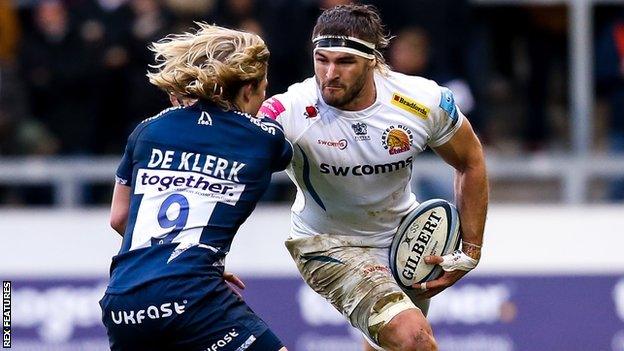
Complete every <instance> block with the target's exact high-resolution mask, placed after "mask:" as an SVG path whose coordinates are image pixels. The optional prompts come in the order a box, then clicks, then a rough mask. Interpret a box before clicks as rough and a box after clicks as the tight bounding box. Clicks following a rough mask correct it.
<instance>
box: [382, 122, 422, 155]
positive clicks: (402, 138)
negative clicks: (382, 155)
mask: <svg viewBox="0 0 624 351" xmlns="http://www.w3.org/2000/svg"><path fill="white" fill-rule="evenodd" d="M413 140H414V135H413V133H412V131H411V130H410V129H409V128H407V127H406V126H404V125H401V124H399V125H398V126H396V127H395V126H390V127H388V128H386V130H384V132H383V134H382V135H381V144H382V145H383V147H384V149H386V150H388V153H390V155H396V154H400V153H401V152H405V151H409V149H410V148H411V145H412V142H413Z"/></svg>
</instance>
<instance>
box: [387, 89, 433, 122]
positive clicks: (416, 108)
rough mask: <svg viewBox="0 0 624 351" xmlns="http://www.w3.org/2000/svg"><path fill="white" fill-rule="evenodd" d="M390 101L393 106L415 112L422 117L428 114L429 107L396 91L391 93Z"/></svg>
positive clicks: (424, 117)
mask: <svg viewBox="0 0 624 351" xmlns="http://www.w3.org/2000/svg"><path fill="white" fill-rule="evenodd" d="M391 103H392V104H393V105H394V106H396V107H399V108H401V109H403V110H405V111H407V112H410V113H412V114H415V115H416V116H418V117H420V118H422V119H427V115H428V114H429V109H428V108H427V107H426V106H425V105H422V104H420V103H418V102H416V101H414V100H412V99H410V98H407V97H405V96H401V95H399V94H397V93H394V94H392V100H391Z"/></svg>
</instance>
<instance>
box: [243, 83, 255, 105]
mask: <svg viewBox="0 0 624 351" xmlns="http://www.w3.org/2000/svg"><path fill="white" fill-rule="evenodd" d="M253 91H254V88H253V84H251V83H247V84H245V85H243V101H244V102H248V101H249V100H251V96H252V95H253Z"/></svg>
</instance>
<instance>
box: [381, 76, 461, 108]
mask: <svg viewBox="0 0 624 351" xmlns="http://www.w3.org/2000/svg"><path fill="white" fill-rule="evenodd" d="M382 77H383V78H382V81H383V82H384V86H385V88H386V89H387V93H388V94H389V95H390V99H391V100H390V101H391V103H392V104H394V105H397V104H398V105H401V104H402V105H405V106H407V107H409V106H410V105H411V106H412V107H418V105H421V106H424V107H426V108H427V109H436V108H439V105H440V102H441V101H442V99H443V96H444V95H445V92H447V91H448V92H450V90H448V89H447V88H445V87H442V86H440V85H439V84H438V83H436V82H435V81H433V80H431V79H427V78H423V77H419V76H410V75H407V74H402V73H398V72H389V73H388V74H387V75H384V76H382Z"/></svg>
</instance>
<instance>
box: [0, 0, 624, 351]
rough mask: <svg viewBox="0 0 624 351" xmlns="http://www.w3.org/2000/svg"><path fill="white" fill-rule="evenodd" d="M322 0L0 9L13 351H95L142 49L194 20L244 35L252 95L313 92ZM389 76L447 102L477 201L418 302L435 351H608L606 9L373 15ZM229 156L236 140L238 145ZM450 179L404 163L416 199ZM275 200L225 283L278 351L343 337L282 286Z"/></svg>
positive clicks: (617, 288) (615, 173)
mask: <svg viewBox="0 0 624 351" xmlns="http://www.w3.org/2000/svg"><path fill="white" fill-rule="evenodd" d="M341 2H343V1H330V0H322V1H321V0H266V1H261V0H255V1H254V0H220V1H217V0H184V1H182V0H162V1H159V0H97V1H96V0H67V1H35V0H20V1H10V0H0V204H1V206H2V207H1V208H0V278H2V279H3V280H11V281H12V282H13V300H12V303H13V305H12V307H13V310H12V312H13V315H12V317H13V318H12V332H13V349H16V350H105V349H106V345H107V344H106V339H105V334H104V330H103V328H102V327H101V325H100V322H99V320H100V311H99V307H98V306H97V300H98V299H99V297H100V296H101V294H102V291H103V287H104V284H105V283H106V278H107V269H108V264H109V262H110V257H111V256H112V255H113V254H114V253H115V252H116V251H117V249H118V245H119V238H118V236H116V234H114V232H113V231H112V229H110V228H109V227H108V220H107V209H106V206H107V203H108V201H109V198H110V192H111V185H112V175H113V172H114V169H115V167H116V163H117V162H118V160H119V157H120V155H121V152H122V149H123V145H124V142H125V138H126V137H127V135H128V133H129V131H130V130H131V129H132V128H133V127H134V126H135V125H136V124H137V123H138V122H139V121H141V120H142V119H144V118H146V117H149V116H151V115H153V114H154V113H156V112H158V111H159V110H160V109H162V108H164V107H165V106H166V105H167V100H166V97H165V96H164V95H163V94H162V93H160V92H158V91H157V90H155V89H154V88H152V87H151V86H149V85H148V83H147V81H146V79H145V77H144V74H145V69H146V65H147V64H148V63H149V61H150V55H149V52H148V51H147V50H146V45H147V44H148V43H149V42H151V41H153V40H155V39H158V38H160V37H162V36H163V35H164V34H167V33H170V32H179V31H184V30H186V29H188V28H189V27H190V25H191V24H192V21H194V20H205V21H208V22H215V23H217V24H221V25H226V26H231V27H236V28H243V29H246V30H250V31H254V32H257V33H260V34H262V35H263V37H265V39H266V41H267V43H268V44H269V47H270V49H271V51H272V57H271V66H270V76H269V81H270V84H269V94H270V93H276V92H280V91H282V90H284V89H285V88H286V87H287V86H288V84H289V83H291V82H294V81H297V80H300V79H302V78H304V77H306V76H308V75H310V74H311V61H310V55H309V33H310V30H311V28H312V25H313V22H314V19H315V16H316V15H317V14H318V13H319V8H322V7H328V6H332V5H334V4H337V3H341ZM367 3H373V4H375V5H377V6H378V7H379V8H380V10H381V12H382V16H383V18H384V21H385V22H386V23H387V26H388V29H389V30H390V32H391V33H392V34H393V35H396V36H397V37H396V38H395V39H394V40H393V44H392V46H391V47H390V48H389V49H388V50H387V51H386V53H385V54H386V57H387V58H388V61H389V62H390V64H391V65H392V66H393V67H395V69H397V70H400V71H402V72H405V73H410V74H418V75H422V76H425V77H428V78H432V79H435V80H437V81H438V82H440V83H441V84H444V85H447V86H449V87H450V88H451V89H452V90H453V91H454V93H455V95H456V96H457V100H458V103H459V105H460V108H461V109H462V110H463V111H464V112H465V113H466V114H467V115H468V117H469V118H470V119H471V121H472V122H473V124H474V125H475V128H476V130H477V132H478V134H479V135H480V137H481V138H482V139H483V141H484V144H485V148H486V153H487V157H488V167H489V170H490V177H491V184H492V205H491V211H490V214H489V220H488V225H487V228H486V242H485V249H484V250H485V251H484V255H483V259H482V263H481V265H480V266H479V269H478V270H477V271H475V272H473V273H471V274H470V275H469V276H468V277H467V278H466V279H463V280H462V281H461V282H460V283H458V284H457V285H456V286H454V287H452V288H451V289H448V290H447V291H446V292H445V293H443V294H442V295H440V296H439V297H438V298H436V299H435V300H434V301H433V304H432V310H431V315H430V319H431V321H432V323H433V325H434V331H435V333H436V336H437V338H438V341H439V343H440V347H441V350H444V351H447V350H449V351H452V350H458V351H459V350H461V351H466V350H468V351H470V350H475V351H476V350H491V351H510V350H517V351H541V350H561V351H569V350H572V351H574V350H578V351H603V350H604V351H621V350H624V255H622V254H621V253H619V252H618V250H619V249H620V248H621V247H623V246H624V236H623V235H622V234H623V233H624V229H622V228H624V205H623V204H622V201H623V199H624V158H623V157H622V152H624V1H615V0H611V1H608V0H594V1H592V0H472V1H462V0H413V1H371V2H367ZM241 142H244V141H241ZM451 179H452V172H451V171H450V170H449V169H448V167H446V166H445V165H444V164H442V163H441V162H440V161H438V160H436V159H435V157H433V156H432V155H430V154H425V155H423V157H422V158H419V159H418V160H417V161H416V162H415V167H414V179H413V182H414V184H415V185H416V187H415V188H416V189H417V192H418V196H419V198H420V199H426V198H429V197H434V196H435V197H444V198H449V197H450V196H451V188H450V182H451ZM292 197H293V188H292V186H291V185H290V184H289V182H288V180H287V179H286V178H285V177H284V175H283V174H281V175H277V176H276V177H274V182H273V185H272V186H271V188H270V190H269V191H268V192H267V194H266V196H265V199H264V201H263V202H262V203H261V204H260V205H259V206H258V211H257V212H256V213H254V214H253V215H252V217H251V218H250V221H249V223H247V224H245V225H244V226H243V228H242V230H241V233H240V235H239V236H238V237H237V238H236V239H235V242H234V246H233V249H232V253H231V256H230V257H229V258H228V262H227V264H228V266H229V269H230V270H232V271H234V272H236V273H238V274H240V275H241V276H242V277H243V278H244V280H245V281H246V283H247V286H248V288H247V289H246V291H245V292H244V296H245V298H246V299H247V301H248V302H249V303H250V304H251V305H252V306H253V307H254V308H255V309H256V311H257V312H258V313H259V314H261V315H262V316H264V317H265V318H266V319H267V321H268V322H269V323H270V324H272V325H273V326H274V328H275V330H276V332H277V333H278V334H279V335H280V336H281V337H282V338H283V339H284V341H285V342H286V343H287V345H288V346H289V349H290V350H294V351H312V350H321V351H324V350H327V351H333V350H335V351H343V350H345V351H348V350H358V349H359V347H360V345H359V343H360V338H359V336H358V335H357V333H355V332H354V331H353V329H351V328H350V327H348V326H347V325H345V323H344V322H343V321H342V319H341V317H340V316H339V315H338V314H337V313H336V312H334V311H333V310H332V309H331V308H329V306H328V305H327V304H325V303H323V301H321V300H320V299H319V298H318V297H317V296H316V295H314V294H313V293H312V292H311V291H310V290H309V289H307V288H306V287H305V286H304V284H303V283H302V281H301V280H300V279H299V278H298V276H297V274H296V271H295V268H294V265H293V264H292V263H291V262H290V260H289V259H288V257H287V255H286V251H285V249H284V247H283V245H282V241H283V240H284V238H285V237H286V235H287V231H288V224H289V223H288V222H289V215H288V206H289V203H290V201H291V199H292Z"/></svg>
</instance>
